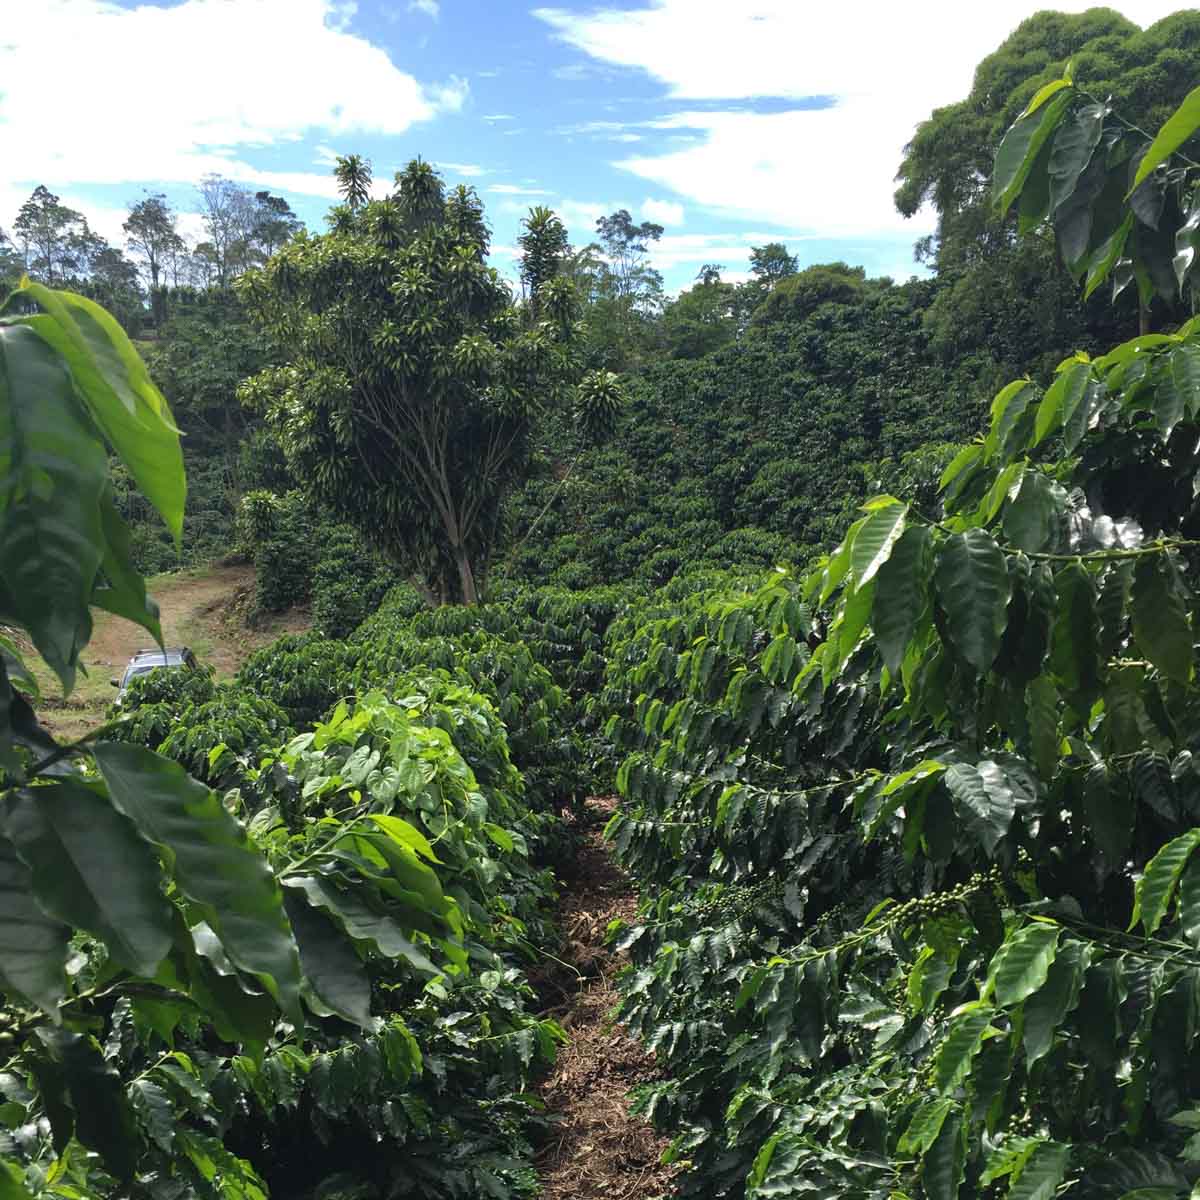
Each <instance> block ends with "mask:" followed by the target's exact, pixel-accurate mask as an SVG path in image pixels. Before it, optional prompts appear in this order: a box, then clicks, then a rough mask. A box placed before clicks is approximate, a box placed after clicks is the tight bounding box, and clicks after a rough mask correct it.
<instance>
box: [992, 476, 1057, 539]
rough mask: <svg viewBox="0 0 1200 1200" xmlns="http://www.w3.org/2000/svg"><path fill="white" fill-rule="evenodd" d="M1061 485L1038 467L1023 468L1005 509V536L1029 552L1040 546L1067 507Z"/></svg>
mask: <svg viewBox="0 0 1200 1200" xmlns="http://www.w3.org/2000/svg"><path fill="white" fill-rule="evenodd" d="M1066 503H1067V494H1066V492H1065V491H1064V490H1063V488H1062V487H1061V486H1060V485H1059V484H1057V483H1055V482H1054V481H1053V480H1052V479H1050V478H1049V477H1048V476H1046V475H1043V474H1042V473H1041V472H1040V471H1032V470H1031V471H1026V472H1025V474H1024V475H1023V476H1022V477H1021V486H1020V489H1019V490H1018V491H1017V494H1016V496H1015V497H1013V498H1012V499H1011V500H1010V501H1009V503H1008V507H1007V508H1006V509H1005V511H1004V536H1005V537H1007V538H1008V540H1009V541H1010V542H1012V544H1013V545H1014V546H1016V547H1017V548H1018V549H1021V550H1025V551H1026V552H1028V553H1030V554H1036V553H1037V552H1038V551H1040V550H1043V549H1044V548H1045V546H1046V542H1047V541H1048V540H1049V539H1050V535H1051V534H1052V533H1053V532H1054V529H1055V528H1056V526H1057V524H1058V521H1059V519H1060V517H1061V515H1062V513H1063V511H1064V510H1065V509H1066Z"/></svg>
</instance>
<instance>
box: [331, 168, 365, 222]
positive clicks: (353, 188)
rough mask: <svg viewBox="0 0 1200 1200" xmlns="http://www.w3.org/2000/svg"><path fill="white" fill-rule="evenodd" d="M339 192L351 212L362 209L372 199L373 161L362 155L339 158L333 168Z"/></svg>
mask: <svg viewBox="0 0 1200 1200" xmlns="http://www.w3.org/2000/svg"><path fill="white" fill-rule="evenodd" d="M333 175H334V178H335V179H336V180H337V185H338V191H339V192H340V193H341V194H342V199H343V200H345V202H346V203H347V204H348V205H349V206H350V208H351V210H357V209H360V208H362V206H363V205H364V204H366V202H367V201H368V200H369V199H370V198H371V160H370V159H369V158H363V156H362V155H361V154H347V155H344V156H339V157H338V160H337V165H336V166H335V167H334V168H333Z"/></svg>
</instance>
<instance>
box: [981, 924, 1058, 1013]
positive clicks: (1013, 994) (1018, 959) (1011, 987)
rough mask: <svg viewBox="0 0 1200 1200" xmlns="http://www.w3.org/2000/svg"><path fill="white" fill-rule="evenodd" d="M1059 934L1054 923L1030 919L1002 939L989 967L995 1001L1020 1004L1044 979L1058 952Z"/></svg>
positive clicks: (1004, 1003)
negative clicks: (1003, 940)
mask: <svg viewBox="0 0 1200 1200" xmlns="http://www.w3.org/2000/svg"><path fill="white" fill-rule="evenodd" d="M1059 933H1060V930H1059V927H1058V926H1057V925H1049V924H1046V923H1045V922H1042V921H1032V922H1030V923H1029V924H1028V925H1024V926H1022V927H1021V928H1020V929H1018V930H1017V931H1016V932H1015V933H1013V934H1011V935H1010V936H1009V937H1008V938H1007V939H1006V940H1005V942H1004V945H1003V946H1001V947H1000V952H999V953H998V954H997V955H996V957H995V958H994V959H993V960H992V966H991V981H992V987H993V989H994V992H995V996H996V1003H997V1004H1002V1005H1004V1006H1005V1007H1006V1008H1009V1007H1011V1006H1012V1005H1014V1004H1020V1003H1021V1001H1022V1000H1024V999H1026V998H1027V997H1029V996H1032V995H1033V993H1034V992H1036V991H1037V990H1038V989H1039V988H1040V987H1041V986H1042V985H1043V984H1044V983H1045V982H1046V976H1047V974H1048V972H1049V970H1050V966H1051V964H1052V963H1053V962H1054V958H1055V955H1056V954H1057V953H1058V936H1059Z"/></svg>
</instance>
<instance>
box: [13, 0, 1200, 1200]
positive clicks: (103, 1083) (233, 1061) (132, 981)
mask: <svg viewBox="0 0 1200 1200" xmlns="http://www.w3.org/2000/svg"><path fill="white" fill-rule="evenodd" d="M1198 63H1200V12H1196V11H1189V12H1180V13H1178V14H1176V15H1174V16H1171V17H1168V18H1166V19H1165V20H1162V21H1159V22H1158V23H1157V24H1154V25H1152V26H1150V27H1149V28H1147V29H1146V30H1144V31H1143V30H1141V29H1139V28H1138V27H1137V26H1135V25H1133V24H1131V23H1130V22H1128V21H1126V20H1125V19H1124V18H1122V17H1120V16H1119V15H1117V14H1116V13H1114V12H1113V11H1112V10H1109V9H1093V10H1091V11H1089V12H1086V13H1083V14H1080V15H1064V14H1058V13H1042V14H1039V15H1038V16H1036V17H1033V18H1031V19H1029V20H1027V21H1026V22H1024V23H1023V24H1022V25H1021V26H1020V27H1019V28H1018V29H1017V30H1016V31H1015V32H1014V33H1013V34H1012V35H1011V36H1010V37H1009V38H1008V39H1007V40H1006V41H1005V42H1004V43H1003V45H1001V46H1000V47H999V48H998V49H997V50H996V51H995V52H994V53H993V54H992V55H990V56H989V57H988V58H986V59H985V60H983V62H981V63H980V64H979V65H978V67H977V68H976V70H975V75H974V85H973V88H972V91H971V93H970V94H969V95H968V96H967V97H965V98H964V99H963V100H962V101H961V102H960V103H957V104H954V105H950V106H948V107H945V108H941V109H938V110H937V111H936V112H934V113H932V114H930V116H929V117H928V119H927V120H925V121H924V122H923V123H922V124H921V125H920V126H919V128H918V129H917V130H916V131H915V134H914V136H913V139H912V141H911V142H910V143H909V144H908V145H907V146H904V147H899V146H898V147H896V154H897V160H898V174H897V183H898V190H897V192H896V196H895V203H896V205H897V207H898V209H899V210H900V211H901V212H902V213H905V214H907V215H912V214H913V213H915V212H917V211H918V210H919V209H920V208H921V207H922V206H923V205H932V207H933V210H934V211H935V213H936V217H937V233H936V234H935V235H934V236H933V237H931V238H929V239H926V240H924V241H923V242H921V243H920V244H919V245H918V246H917V255H918V258H919V259H920V261H921V262H922V264H923V267H924V271H923V274H922V276H921V277H914V278H911V279H909V280H908V281H907V282H898V281H896V280H892V279H887V278H869V277H868V276H867V275H866V273H865V272H864V271H863V269H861V268H859V267H856V266H853V265H849V264H847V263H844V262H830V263H822V264H818V265H812V266H806V267H804V268H801V267H800V265H799V260H798V258H797V256H796V255H795V254H793V253H792V251H791V250H790V249H789V247H788V246H786V245H784V244H782V243H772V242H766V243H764V244H763V245H761V246H757V247H755V248H754V249H753V250H752V252H751V254H750V261H749V263H748V264H746V265H747V266H748V275H749V278H748V279H747V280H746V281H745V282H739V283H732V282H728V281H727V278H726V277H727V276H729V275H730V273H731V271H733V272H738V273H739V275H740V268H741V266H742V264H716V263H712V264H706V265H705V266H704V267H703V269H702V270H701V271H700V272H699V274H698V276H697V278H696V280H695V281H694V283H693V284H692V286H691V287H690V288H686V289H684V290H683V291H682V292H680V293H679V294H678V295H676V296H667V295H666V294H665V293H664V287H663V281H662V278H661V276H660V275H659V274H658V273H657V272H656V270H655V269H654V267H653V262H654V247H655V243H656V242H657V241H658V240H659V239H660V238H661V237H662V235H663V228H662V226H660V225H656V224H654V223H653V222H650V221H644V222H642V223H640V224H637V223H635V222H634V219H633V217H632V215H631V214H630V213H629V212H628V211H625V210H618V211H616V212H613V213H612V214H610V215H608V216H605V217H602V218H601V219H600V220H599V221H598V222H597V225H596V229H595V231H594V240H591V241H586V242H585V241H584V238H590V237H591V236H592V232H591V231H588V232H586V233H584V234H583V236H582V237H581V236H580V232H579V231H571V230H568V228H567V227H566V226H565V225H564V223H563V222H562V220H561V219H560V218H559V217H558V216H557V215H556V214H555V213H553V212H551V211H550V210H548V209H546V208H540V207H536V208H533V209H531V210H530V211H529V213H528V215H527V216H526V217H525V220H524V222H523V224H522V230H521V235H520V256H519V271H520V277H519V279H516V280H513V281H509V280H506V279H505V278H504V277H503V276H502V275H501V274H500V273H499V272H498V271H497V270H496V269H494V267H492V266H491V265H490V264H489V252H490V249H491V244H490V237H491V233H490V229H489V226H488V222H487V214H486V212H485V210H484V207H483V204H482V202H481V201H480V198H479V196H478V195H477V194H476V192H475V191H474V190H473V189H471V188H468V187H457V188H447V186H446V185H445V183H444V182H443V180H442V178H441V177H440V175H439V174H438V172H437V171H436V170H435V169H434V168H433V167H432V166H431V165H430V164H429V163H427V162H425V161H423V160H421V159H415V160H413V161H412V162H411V163H409V164H408V165H407V166H406V167H405V168H404V169H402V170H401V171H399V172H397V173H396V175H395V178H394V181H393V183H392V185H390V188H389V189H388V190H387V191H386V194H383V193H382V192H381V190H380V188H379V181H378V180H376V179H375V178H374V176H373V174H372V167H371V164H370V163H369V162H367V161H366V160H365V159H364V158H362V157H359V156H356V155H349V156H344V157H341V158H339V159H338V160H337V166H336V170H335V175H336V183H337V187H338V194H339V196H340V202H339V203H338V204H337V205H336V206H335V207H333V208H332V210H331V211H330V212H329V214H328V218H327V223H326V227H325V228H324V230H322V231H320V232H315V231H312V230H308V229H306V228H304V227H303V225H302V223H301V222H299V221H298V220H297V219H296V217H295V216H294V214H293V213H292V212H291V209H290V208H289V207H288V205H287V203H286V201H285V200H283V199H282V198H280V197H278V196H274V195H272V194H271V193H269V192H263V191H260V192H257V193H255V192H251V191H248V190H245V189H242V188H240V187H238V186H237V185H235V184H233V183H231V182H230V181H228V180H224V179H220V178H216V177H210V178H208V179H206V180H205V181H204V182H203V184H202V186H201V188H200V193H199V194H200V195H201V197H202V205H203V211H202V212H201V214H200V216H201V217H202V220H203V224H204V228H205V231H206V238H205V240H203V241H201V242H199V243H198V244H196V245H192V246H189V245H188V244H187V243H186V241H185V239H184V238H183V237H182V236H181V235H180V233H179V232H178V229H179V214H177V213H175V212H173V211H172V209H171V208H170V206H169V205H168V204H167V202H166V200H165V198H164V197H163V196H161V195H149V196H147V197H145V198H143V199H142V200H141V201H139V202H138V203H137V204H135V205H133V206H131V208H130V211H129V214H128V220H127V221H126V223H125V226H124V228H125V232H126V234H127V238H128V241H127V245H126V247H125V248H124V249H117V248H114V247H112V246H110V245H107V244H105V243H104V241H103V239H100V238H98V237H97V236H96V235H95V234H94V233H93V232H92V231H91V230H90V229H89V227H88V223H87V221H86V219H85V218H84V217H83V216H82V215H81V214H79V213H77V212H74V211H72V210H71V209H69V208H67V207H65V206H63V205H62V204H61V203H60V201H59V199H58V197H56V196H54V195H53V194H52V193H50V192H49V191H48V190H47V189H45V188H43V187H39V188H38V189H37V190H36V191H35V192H34V193H33V195H32V196H31V197H30V198H29V200H28V202H27V203H26V204H25V205H24V206H23V207H22V208H21V210H20V213H19V215H18V217H17V220H16V222H15V223H14V225H13V227H12V229H11V230H9V231H8V232H7V235H4V234H0V282H2V283H3V284H4V287H3V288H2V289H0V293H2V294H4V295H6V296H7V299H6V300H5V302H4V303H3V306H2V307H0V1200H32V1198H35V1197H48V1196H54V1197H64V1198H72V1200H116V1198H118V1197H127V1196H128V1197H139V1198H141V1197H146V1198H154V1200H183V1198H185V1197H193V1196H195V1197H214V1198H215V1197H220V1198H221V1200H261V1198H263V1197H265V1196H268V1195H273V1196H276V1197H311V1198H313V1200H318V1198H319V1200H376V1198H379V1200H384V1198H388V1200H390V1198H392V1197H413V1198H421V1200H424V1198H430V1200H441V1198H446V1200H468V1198H474V1197H485V1196H486V1197H492V1198H494V1200H508V1198H510V1197H535V1196H537V1195H538V1194H539V1192H540V1190H541V1188H542V1187H543V1182H544V1180H543V1178H542V1175H543V1174H544V1172H543V1171H542V1167H543V1165H544V1163H545V1162H546V1161H547V1160H546V1147H547V1146H548V1145H550V1144H551V1143H552V1142H553V1141H554V1140H555V1138H556V1136H557V1134H556V1125H555V1121H556V1114H555V1113H554V1112H553V1111H549V1110H547V1108H546V1106H545V1104H544V1103H543V1101H542V1099H540V1098H539V1096H540V1093H539V1091H538V1089H539V1087H542V1086H543V1084H544V1081H545V1080H546V1078H547V1076H548V1074H549V1073H550V1072H552V1070H553V1068H554V1064H555V1062H556V1060H558V1059H560V1056H561V1055H563V1054H564V1053H567V1052H568V1047H569V1046H570V1044H571V1042H572V1039H573V1038H575V1037H576V1036H577V1035H578V1031H577V1030H575V1029H573V1028H571V1027H570V1024H569V1022H567V1021H566V1020H565V1019H560V1018H563V1012H562V1011H560V1009H558V1008H556V1007H555V1005H554V1004H553V1003H552V1000H551V997H552V994H553V993H554V992H555V989H556V988H559V987H560V984H559V983H555V982H554V981H555V980H556V979H558V980H561V978H563V976H562V975H556V974H555V971H556V970H565V971H566V973H567V975H569V974H570V973H571V972H572V971H573V972H574V973H575V975H576V976H578V977H579V978H580V979H582V978H583V974H582V968H580V967H579V966H578V962H579V961H580V960H578V959H571V958H570V955H571V954H572V949H571V942H572V939H573V938H574V936H575V934H574V933H573V932H572V931H571V930H568V929H565V928H564V927H563V925H562V924H561V923H560V922H558V921H556V919H555V917H556V913H558V912H561V911H562V908H561V904H562V897H563V895H564V894H565V893H569V892H570V890H571V888H572V887H574V886H576V882H575V881H576V880H577V878H578V873H579V867H578V863H579V857H580V853H581V849H580V848H581V844H582V838H583V837H584V836H585V835H586V833H587V830H588V823H589V821H591V820H592V819H593V818H594V815H595V813H596V811H598V810H597V809H596V806H595V798H596V797H604V796H609V795H611V794H612V793H615V794H616V800H615V803H613V804H612V805H610V806H609V807H608V808H605V809H604V812H605V815H606V825H605V828H604V837H605V841H606V845H607V846H608V848H609V851H608V852H609V853H610V854H611V856H612V858H613V859H614V860H615V862H616V863H617V864H619V866H620V868H621V869H622V870H623V871H624V872H625V873H626V875H627V877H628V879H629V880H630V885H631V886H632V887H634V888H636V890H637V892H638V894H639V901H638V903H637V904H636V905H631V907H630V909H629V911H628V912H627V913H625V915H622V916H619V917H616V918H615V919H613V920H612V921H611V924H610V925H609V926H608V928H607V929H605V930H601V931H600V934H599V936H601V937H603V938H605V939H606V940H607V944H608V945H609V947H610V949H611V953H612V954H613V955H614V956H618V959H619V961H620V962H621V963H622V964H623V966H622V967H621V970H620V978H619V981H618V987H619V997H618V999H617V1007H616V1012H615V1014H614V1015H615V1018H616V1019H617V1020H618V1021H619V1023H620V1025H621V1026H622V1028H623V1029H624V1030H625V1031H626V1032H627V1033H628V1035H630V1036H631V1037H632V1038H634V1039H636V1040H637V1041H638V1042H639V1043H640V1044H641V1045H642V1046H643V1047H644V1049H645V1051H646V1052H647V1053H648V1055H649V1056H650V1058H649V1060H648V1061H650V1062H651V1063H652V1069H651V1070H650V1071H649V1072H648V1073H646V1074H643V1075H641V1076H639V1077H638V1078H637V1079H630V1081H629V1082H630V1083H631V1084H632V1083H636V1085H637V1086H636V1087H634V1090H633V1092H632V1094H631V1096H630V1104H631V1106H632V1113H633V1115H634V1117H635V1118H636V1119H637V1120H639V1121H644V1122H647V1123H649V1124H650V1125H652V1126H653V1127H654V1128H655V1129H656V1130H657V1131H658V1132H659V1133H660V1134H661V1136H662V1138H663V1143H662V1144H663V1145H664V1146H665V1150H664V1152H663V1155H662V1161H663V1163H664V1164H666V1165H667V1166H669V1167H670V1168H671V1170H670V1178H669V1184H668V1185H667V1186H669V1187H670V1188H671V1189H672V1190H673V1192H674V1194H677V1195H679V1196H683V1197H699V1198H703V1200H717V1198H724V1197H728V1198H731V1200H759V1198H762V1200H765V1198H767V1197H774V1198H780V1197H793V1196H794V1197H797V1198H800V1197H828V1198H830V1200H833V1198H835V1197H837V1198H851V1200H951V1198H955V1197H959V1198H962V1200H966V1198H968V1197H981V1198H982V1197H989V1198H990V1197H1009V1198H1010V1200H1052V1198H1053V1197H1055V1196H1064V1195H1071V1196H1073V1197H1079V1198H1080V1200H1186V1198H1187V1197H1195V1196H1200V1137H1198V1131H1200V1074H1198V1071H1200V1045H1198V1044H1197V1043H1198V1036H1200V858H1198V857H1197V856H1196V854H1195V853H1194V852H1195V851H1196V850H1197V848H1198V847H1200V766H1198V765H1197V764H1198V759H1197V755H1200V690H1198V686H1197V675H1196V650H1195V642H1196V629H1195V625H1196V621H1197V620H1198V619H1200V616H1198V613H1200V608H1198V604H1197V599H1196V594H1195V587H1194V578H1195V574H1196V571H1197V569H1198V568H1200V556H1198V555H1197V549H1198V547H1200V317H1197V315H1196V297H1197V291H1198V289H1200V274H1197V271H1196V268H1195V265H1194V260H1195V257H1196V253H1197V249H1198V248H1200V134H1198V131H1200V87H1197V84H1198V83H1200V72H1198V71H1197V69H1196V68H1197V64H1198ZM847 152H853V147H849V148H848V151H847ZM215 560H239V561H248V562H250V563H252V564H253V567H254V571H255V576H254V577H255V589H256V590H255V595H254V598H253V601H254V603H253V611H252V612H250V613H249V614H246V616H247V619H249V620H251V621H253V620H255V619H256V617H257V616H261V615H262V614H265V613H270V612H278V611H282V610H285V609H296V608H300V609H302V610H304V611H306V612H308V613H309V614H310V615H311V628H310V629H309V631H307V632H303V633H293V634H289V635H286V636H284V637H282V638H280V639H279V640H277V641H275V642H273V643H272V644H270V645H269V646H267V647H266V648H264V649H261V650H259V651H258V652H257V653H255V654H253V655H252V656H251V657H249V658H248V659H247V661H245V662H244V664H243V665H242V666H241V669H240V670H239V671H238V673H237V674H236V676H234V677H232V678H228V679H218V678H216V677H215V676H214V674H213V673H212V672H211V671H207V670H196V671H183V670H178V671H166V670H161V671H156V672H152V673H150V674H147V675H145V676H143V677H141V678H139V679H137V680H135V681H134V682H133V683H132V684H131V686H130V688H129V690H128V692H127V693H126V694H125V695H124V696H123V697H122V700H121V703H120V705H119V706H114V708H113V709H112V710H111V711H110V713H109V715H108V720H107V721H106V722H105V723H104V724H103V726H102V727H100V728H98V729H95V730H93V731H91V732H90V733H89V734H87V735H86V736H85V737H83V738H82V739H80V740H79V741H76V742H69V743H68V742H62V741H59V740H56V738H55V737H54V736H52V735H51V733H50V732H49V731H48V730H47V728H46V725H45V723H44V721H43V720H42V719H41V718H40V717H39V713H42V714H43V716H44V712H43V710H44V708H45V705H46V703H47V701H48V700H49V699H50V696H49V689H48V688H46V687H45V686H44V681H45V679H46V678H47V677H48V676H53V677H54V679H55V680H56V687H58V688H60V689H62V690H65V691H69V690H70V689H71V688H72V686H73V685H74V683H75V681H76V677H77V675H79V673H80V672H81V671H82V670H83V669H84V666H85V663H84V658H83V653H84V650H85V648H86V647H87V646H88V644H89V641H90V640H91V638H92V636H93V633H94V629H95V624H96V622H98V621H99V620H100V619H101V617H102V616H107V615H112V616H116V617H119V618H122V619H124V620H127V621H132V622H134V623H136V624H137V625H138V626H140V628H141V629H143V630H144V631H145V633H146V636H147V637H148V638H153V639H155V640H157V641H159V642H161V641H162V625H161V623H160V612H159V609H158V607H157V605H156V604H155V602H154V600H153V591H154V585H153V582H151V583H150V585H149V590H148V585H147V580H146V577H147V576H154V575H158V574H160V573H162V572H166V571H172V570H177V569H179V568H181V567H199V566H203V565H204V564H207V563H211V562H213V561H215ZM39 680H41V681H42V683H41V684H39ZM564 959H569V960H570V961H568V962H565V961H564ZM573 963H574V964H576V965H572V964H573ZM580 1146H581V1148H580V1151H579V1152H580V1153H587V1152H590V1147H589V1146H588V1144H587V1143H582V1142H581V1143H580ZM580 1194H584V1193H583V1192H581V1193H580ZM588 1194H590V1193H588ZM597 1194H598V1193H597ZM651 1194H652V1193H649V1192H638V1193H636V1194H635V1193H632V1192H631V1193H630V1194H629V1195H630V1196H631V1197H632V1198H633V1200H643V1197H648V1196H650V1195H651ZM557 1195H558V1193H555V1196H557Z"/></svg>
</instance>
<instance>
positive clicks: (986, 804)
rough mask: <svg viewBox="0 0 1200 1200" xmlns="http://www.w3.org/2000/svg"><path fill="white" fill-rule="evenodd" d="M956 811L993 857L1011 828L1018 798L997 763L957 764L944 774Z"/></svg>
mask: <svg viewBox="0 0 1200 1200" xmlns="http://www.w3.org/2000/svg"><path fill="white" fill-rule="evenodd" d="M945 780H946V788H947V789H948V790H949V792H950V795H951V796H952V797H953V798H954V802H955V811H956V812H957V813H958V816H959V819H960V820H961V821H962V822H963V824H964V825H965V826H966V828H967V829H969V830H970V832H971V833H972V834H973V836H974V837H975V838H976V839H978V841H979V843H980V845H982V846H983V848H984V850H985V851H986V852H987V854H988V856H989V857H990V856H991V855H993V854H994V853H995V851H996V846H997V845H998V844H999V842H1000V839H1001V838H1003V837H1004V836H1005V834H1007V833H1008V831H1009V829H1010V827H1011V826H1012V820H1013V816H1014V815H1015V814H1016V811H1017V797H1016V794H1015V792H1014V791H1013V789H1012V787H1011V786H1010V785H1009V783H1008V780H1007V779H1006V778H1005V776H1004V772H1003V771H1002V770H1001V769H1000V768H999V767H997V765H996V764H995V763H994V762H981V763H979V764H977V765H976V764H971V763H955V764H954V765H953V766H951V767H950V768H949V769H948V770H947V771H946V774H945Z"/></svg>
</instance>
